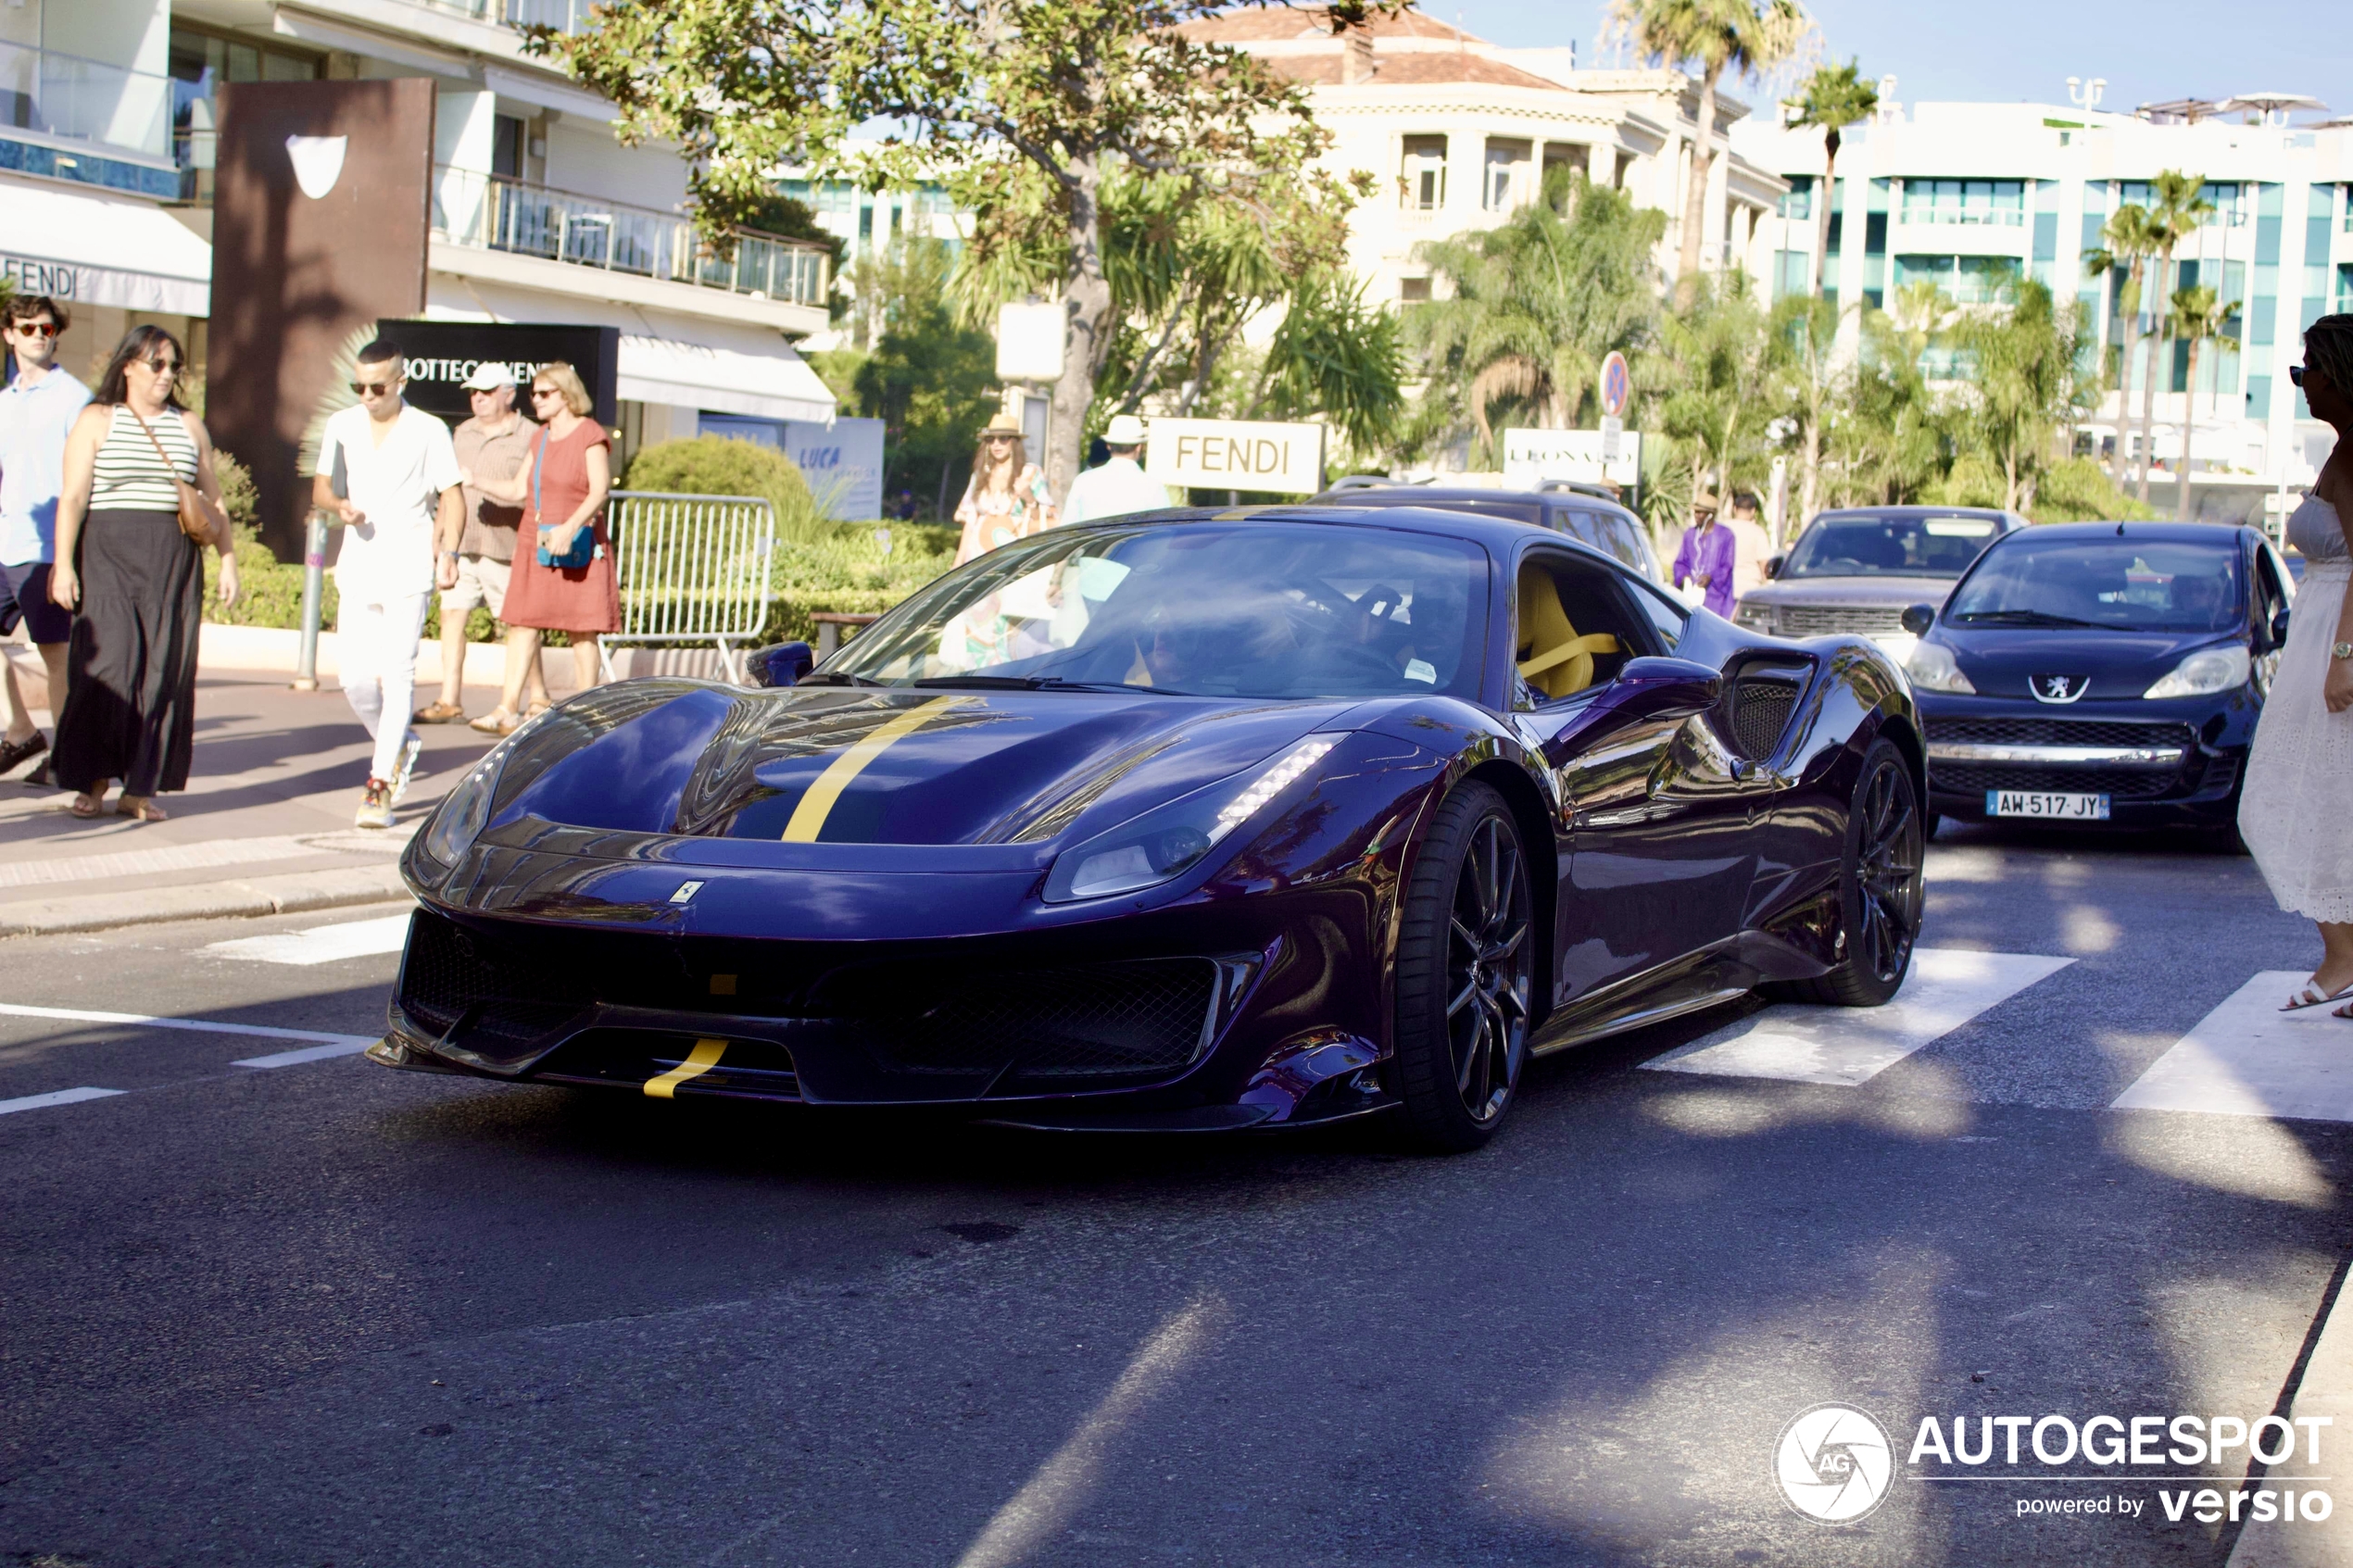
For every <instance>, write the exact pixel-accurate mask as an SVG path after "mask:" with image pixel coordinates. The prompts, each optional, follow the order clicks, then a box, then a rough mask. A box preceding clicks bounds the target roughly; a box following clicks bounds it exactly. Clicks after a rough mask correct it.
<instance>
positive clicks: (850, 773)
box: [785, 696, 964, 844]
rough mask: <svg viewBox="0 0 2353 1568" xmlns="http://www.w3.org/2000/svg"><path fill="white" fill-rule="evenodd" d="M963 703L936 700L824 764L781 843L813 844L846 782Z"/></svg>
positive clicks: (952, 699)
mask: <svg viewBox="0 0 2353 1568" xmlns="http://www.w3.org/2000/svg"><path fill="white" fill-rule="evenodd" d="M963 700H964V699H963V697H957V696H936V697H934V698H932V699H931V700H930V701H929V702H926V703H924V704H922V705H920V706H918V707H915V708H911V709H908V710H907V711H906V712H904V713H901V714H900V716H899V717H898V718H896V719H893V720H892V721H890V722H888V723H887V724H884V725H882V726H880V727H879V728H877V729H876V730H875V732H874V734H870V735H868V736H867V737H866V738H865V739H864V740H862V741H860V742H859V743H858V744H857V745H855V746H851V747H850V748H849V750H847V751H844V752H843V753H842V754H841V755H840V756H838V757H837V758H835V759H833V760H832V761H831V762H830V763H828V764H826V766H825V771H824V772H822V773H820V774H818V775H817V782H816V783H815V784H811V785H810V786H809V791H808V793H807V794H805V795H803V796H802V797H800V804H799V805H798V806H795V807H794V808H793V811H792V820H791V821H790V822H786V824H785V842H786V844H814V843H816V842H817V834H819V833H821V832H822V831H824V826H825V819H826V817H828V816H829V815H831V814H832V812H833V809H834V802H835V801H837V800H839V799H840V798H841V792H842V791H843V790H845V789H848V788H849V781H850V780H852V779H854V778H856V777H857V776H858V775H859V774H860V773H862V772H863V771H865V769H866V764H867V763H869V762H872V761H873V760H874V759H875V758H877V757H880V756H881V755H882V754H883V753H884V752H886V751H888V750H889V749H890V748H891V746H894V745H896V744H897V743H898V742H899V741H900V740H901V739H902V738H904V737H905V736H908V735H911V734H914V733H915V732H916V731H917V730H920V729H922V728H923V727H924V726H925V724H928V723H930V722H931V721H933V720H934V719H937V718H938V717H939V716H940V714H941V713H943V712H945V711H946V710H947V709H950V708H953V707H955V706H956V705H957V704H958V703H960V702H962V701H963Z"/></svg>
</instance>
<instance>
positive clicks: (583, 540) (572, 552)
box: [531, 430, 597, 571]
mask: <svg viewBox="0 0 2353 1568" xmlns="http://www.w3.org/2000/svg"><path fill="white" fill-rule="evenodd" d="M546 472H547V432H546V431H544V430H543V431H541V432H540V433H539V451H538V454H537V455H536V456H535V457H534V458H532V460H531V515H532V516H534V517H537V516H539V515H540V512H539V481H540V478H541V476H542V475H544V474H545V473H546ZM539 536H540V537H541V538H542V539H544V538H546V537H547V525H546V524H545V523H542V524H541V525H540V528H539ZM596 558H597V523H596V520H595V519H594V518H591V519H589V521H588V522H587V524H586V525H585V527H583V528H582V529H581V531H580V532H579V533H575V534H573V536H572V548H571V549H569V550H566V551H565V552H564V553H563V554H562V555H557V554H555V553H554V552H553V551H551V550H549V549H548V548H547V546H546V545H541V546H539V564H540V565H541V566H552V567H555V568H556V569H557V570H559V571H578V570H579V569H580V568H582V567H584V566H586V565H587V564H588V563H589V562H590V561H592V560H595V559H596Z"/></svg>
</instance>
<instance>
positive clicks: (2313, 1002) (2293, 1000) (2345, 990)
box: [2280, 980, 2353, 1018]
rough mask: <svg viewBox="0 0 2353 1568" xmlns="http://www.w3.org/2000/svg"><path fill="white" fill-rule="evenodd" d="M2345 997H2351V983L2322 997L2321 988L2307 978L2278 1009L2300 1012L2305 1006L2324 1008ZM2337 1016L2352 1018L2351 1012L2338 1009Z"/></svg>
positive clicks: (2352, 994)
mask: <svg viewBox="0 0 2353 1568" xmlns="http://www.w3.org/2000/svg"><path fill="white" fill-rule="evenodd" d="M2346 997H2353V985H2346V986H2341V987H2339V988H2338V989H2337V991H2336V992H2335V993H2334V995H2332V996H2326V997H2324V996H2322V995H2321V988H2320V987H2319V986H2318V985H2313V984H2312V983H2311V982H2310V981H2309V980H2308V981H2306V982H2305V983H2304V989H2302V990H2301V991H2298V992H2297V993H2296V995H2295V996H2293V997H2289V998H2288V999H2287V1003H2286V1005H2285V1006H2284V1007H2282V1008H2281V1009H2280V1010H2281V1011H2282V1012H2302V1011H2303V1010H2305V1009H2306V1008H2324V1007H2326V1006H2328V1005H2329V1004H2330V1003H2331V1002H2339V1001H2343V1000H2345V998H2346ZM2337 1016H2338V1017H2340V1018H2353V1012H2344V1011H2340V1012H2339V1013H2338V1014H2337Z"/></svg>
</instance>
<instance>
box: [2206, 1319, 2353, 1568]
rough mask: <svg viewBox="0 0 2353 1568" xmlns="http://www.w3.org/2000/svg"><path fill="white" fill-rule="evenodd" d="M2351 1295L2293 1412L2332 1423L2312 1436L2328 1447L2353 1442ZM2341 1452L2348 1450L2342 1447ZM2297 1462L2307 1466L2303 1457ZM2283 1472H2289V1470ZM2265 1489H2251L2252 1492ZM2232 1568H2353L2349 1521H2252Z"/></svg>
mask: <svg viewBox="0 0 2353 1568" xmlns="http://www.w3.org/2000/svg"><path fill="white" fill-rule="evenodd" d="M2347 1295H2353V1291H2347V1290H2346V1289H2345V1288H2343V1286H2341V1285H2340V1286H2338V1287H2337V1292H2336V1299H2335V1300H2334V1302H2332V1303H2330V1304H2329V1314H2328V1321H2327V1322H2325V1323H2322V1325H2321V1330H2320V1334H2319V1336H2318V1337H2317V1338H2315V1339H2314V1340H2312V1341H2311V1345H2312V1354H2311V1356H2310V1358H2309V1360H2308V1361H2305V1363H2304V1369H2303V1375H2302V1377H2301V1378H2300V1379H2298V1380H2297V1383H2296V1399H2295V1401H2294V1403H2292V1404H2291V1405H2290V1406H2289V1407H2288V1412H2287V1413H2288V1416H2289V1419H2291V1420H2294V1419H2296V1418H2298V1417H2302V1418H2306V1419H2309V1418H2311V1417H2315V1416H2317V1417H2319V1418H2321V1419H2322V1420H2323V1421H2327V1422H2329V1423H2330V1424H2329V1425H2327V1426H2322V1427H2319V1428H2315V1429H2310V1430H2312V1431H2313V1432H2314V1434H2315V1436H2318V1435H2320V1434H2325V1435H2326V1438H2327V1441H2329V1442H2331V1443H2334V1444H2338V1445H2342V1444H2345V1443H2348V1442H2353V1311H2347V1309H2346V1305H2345V1301H2346V1297H2347ZM2298 1436H2303V1434H2302V1433H2299V1434H2298ZM2335 1451H2337V1452H2338V1453H2342V1452H2343V1451H2344V1449H2342V1447H2339V1448H2338V1449H2336V1450H2335ZM2297 1457H2298V1459H2299V1460H2301V1458H2302V1455H2301V1454H2300V1453H2299V1455H2298V1456H2297ZM2323 1462H2324V1463H2325V1462H2326V1461H2323ZM2339 1462H2342V1461H2339ZM2299 1467H2300V1468H2303V1467H2302V1466H2299ZM2279 1468H2281V1469H2282V1470H2286V1469H2287V1467H2286V1466H2285V1465H2284V1464H2283V1465H2282V1466H2280V1467H2279ZM2259 1485H2261V1483H2250V1484H2249V1489H2250V1490H2252V1489H2254V1488H2255V1486H2259ZM2287 1485H2291V1484H2290V1483H2281V1484H2275V1485H2274V1486H2272V1488H2271V1489H2272V1490H2274V1491H2277V1490H2281V1489H2284V1486H2287ZM2228 1568H2353V1528H2347V1524H2346V1522H2345V1521H2343V1520H2336V1521H2334V1522H2333V1523H2331V1522H2323V1523H2320V1524H2313V1523H2310V1522H2307V1521H2298V1522H2297V1523H2296V1524H2284V1523H2282V1522H2280V1521H2279V1520H2277V1519H2272V1520H2268V1521H2257V1520H2249V1521H2248V1523H2247V1524H2246V1528H2245V1529H2243V1530H2241V1531H2240V1532H2239V1538H2238V1541H2237V1544H2236V1545H2234V1546H2233V1548H2232V1549H2231V1557H2230V1562H2229V1564H2228Z"/></svg>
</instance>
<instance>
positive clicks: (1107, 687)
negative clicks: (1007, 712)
mask: <svg viewBox="0 0 2353 1568" xmlns="http://www.w3.org/2000/svg"><path fill="white" fill-rule="evenodd" d="M907 684H909V685H911V686H963V687H967V688H972V689H976V690H979V691H999V692H1127V693H1136V692H1150V693H1151V694H1152V695H1153V696H1196V695H1198V694H1196V693H1193V692H1180V691H1177V690H1176V689H1175V688H1174V687H1171V686H1137V685H1130V684H1127V683H1126V682H1124V681H1065V680H1063V678H1062V677H1061V676H1059V675H926V676H925V677H924V678H923V679H922V680H919V681H910V682H908V683H907Z"/></svg>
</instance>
